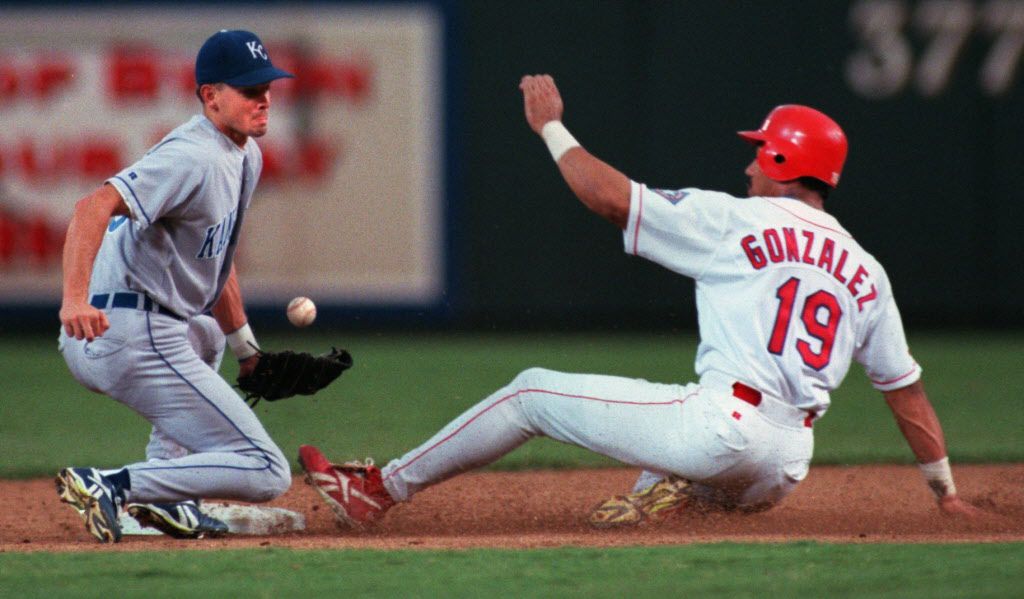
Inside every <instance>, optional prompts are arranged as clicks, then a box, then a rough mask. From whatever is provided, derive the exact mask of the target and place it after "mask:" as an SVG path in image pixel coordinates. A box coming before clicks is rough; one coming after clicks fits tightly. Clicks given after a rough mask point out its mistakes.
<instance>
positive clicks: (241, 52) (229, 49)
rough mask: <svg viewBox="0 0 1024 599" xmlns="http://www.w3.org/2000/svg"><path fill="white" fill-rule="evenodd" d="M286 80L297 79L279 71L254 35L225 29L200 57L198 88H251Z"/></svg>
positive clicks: (213, 37)
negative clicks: (223, 85)
mask: <svg viewBox="0 0 1024 599" xmlns="http://www.w3.org/2000/svg"><path fill="white" fill-rule="evenodd" d="M286 77H294V75H292V74H291V73H288V72H286V71H282V70H281V69H279V68H277V67H275V66H274V64H273V63H272V62H271V61H270V55H269V54H268V53H267V49H266V48H265V47H264V46H263V42H262V41H260V38H258V37H256V34H255V33H252V32H250V31H242V30H231V31H229V30H227V29H221V30H220V31H218V32H217V33H215V34H213V35H211V36H210V38H209V39H207V40H206V43H204V44H203V47H202V48H200V49H199V54H197V55H196V85H203V84H204V83H227V84H228V85H233V86H235V87H248V86H252V85H262V84H264V83H269V82H271V81H273V80H275V79H282V78H286Z"/></svg>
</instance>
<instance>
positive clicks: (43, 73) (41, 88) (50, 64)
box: [32, 57, 75, 100]
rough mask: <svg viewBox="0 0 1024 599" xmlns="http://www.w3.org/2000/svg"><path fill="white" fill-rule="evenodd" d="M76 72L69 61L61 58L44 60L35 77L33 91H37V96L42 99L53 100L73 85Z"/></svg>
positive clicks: (37, 68)
mask: <svg viewBox="0 0 1024 599" xmlns="http://www.w3.org/2000/svg"><path fill="white" fill-rule="evenodd" d="M74 72H75V70H74V68H73V67H72V66H71V63H70V62H69V61H68V60H67V59H64V58H61V57H49V58H44V59H42V60H41V61H40V63H39V65H38V66H37V67H36V72H35V76H34V77H33V81H32V88H33V91H35V94H36V96H37V97H38V98H40V99H43V100H48V99H51V98H52V97H54V96H56V95H57V94H58V93H59V92H60V91H61V90H62V89H63V88H65V87H67V85H68V84H69V83H71V79H72V77H74Z"/></svg>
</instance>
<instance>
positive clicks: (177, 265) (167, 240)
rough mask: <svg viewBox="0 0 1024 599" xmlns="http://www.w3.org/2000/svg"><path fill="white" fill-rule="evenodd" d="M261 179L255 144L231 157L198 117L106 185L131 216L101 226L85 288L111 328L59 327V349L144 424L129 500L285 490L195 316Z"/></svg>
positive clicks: (258, 429) (280, 466) (261, 495)
mask: <svg viewBox="0 0 1024 599" xmlns="http://www.w3.org/2000/svg"><path fill="white" fill-rule="evenodd" d="M261 169H262V158H261V154H260V150H259V148H258V146H257V145H256V142H255V141H254V140H252V139H249V140H247V143H246V145H245V147H244V148H241V147H238V146H237V145H236V144H235V143H233V142H232V141H231V140H230V139H228V138H227V137H226V136H225V135H223V134H222V133H221V132H220V131H218V130H217V129H216V127H214V125H213V123H211V122H210V121H209V120H208V119H207V118H206V117H204V116H197V117H195V118H193V119H192V120H190V121H189V122H187V123H185V124H184V125H182V126H180V127H178V128H176V129H175V130H174V131H172V132H171V133H169V134H168V135H167V136H166V137H165V138H164V139H163V140H161V141H160V143H158V144H157V145H156V146H154V147H153V148H152V149H151V150H149V152H147V153H146V154H145V155H144V156H143V157H142V158H141V159H140V160H139V161H138V162H136V163H135V164H133V165H131V166H129V167H128V168H126V169H124V170H123V171H121V172H120V173H118V174H117V175H115V176H114V177H112V178H111V179H109V180H108V183H109V184H110V185H112V186H114V187H115V188H116V189H117V190H118V192H120V194H121V197H122V198H123V199H124V201H125V203H126V204H127V205H128V207H129V210H130V217H120V218H114V219H111V221H110V224H109V226H108V229H107V233H106V235H105V236H104V239H103V242H102V244H101V246H100V250H99V253H98V254H97V256H96V260H95V264H94V266H93V272H92V277H91V279H90V282H89V293H90V299H89V301H90V303H91V304H92V305H93V306H95V307H97V308H100V309H102V310H105V311H106V313H107V318H108V320H109V322H110V328H109V329H108V330H107V331H106V332H105V333H104V334H103V335H102V336H100V337H97V338H96V339H94V340H93V341H87V340H84V339H82V340H78V339H75V338H74V337H68V336H67V334H66V333H65V332H64V330H63V327H62V330H61V338H60V349H61V352H62V353H63V355H64V359H65V361H66V362H67V364H68V367H69V369H70V370H71V373H72V374H73V375H74V377H75V378H76V379H77V380H78V381H79V382H80V383H82V384H83V385H85V386H86V387H88V388H89V389H92V390H95V391H99V392H101V393H104V394H106V395H109V396H110V397H112V398H114V399H116V400H117V401H119V402H121V403H123V404H125V405H127V406H129V407H131V408H132V409H133V410H135V411H136V412H138V413H139V414H141V415H142V416H143V417H145V418H146V419H147V420H149V421H150V422H151V423H152V424H153V433H152V435H151V440H150V445H149V447H148V448H147V456H146V457H147V459H146V461H144V462H139V463H136V464H131V465H129V466H127V469H128V473H129V475H130V481H131V488H130V489H128V490H127V498H126V499H127V501H129V502H142V503H150V502H169V501H180V500H186V499H197V498H211V499H212V498H223V499H240V500H245V501H267V500H270V499H272V498H274V497H276V496H278V495H280V494H281V493H283V492H284V491H285V490H287V489H288V487H289V486H290V484H291V471H290V469H289V465H288V460H287V458H285V456H284V454H283V453H282V452H281V450H280V448H278V447H277V445H276V444H275V443H274V442H273V440H272V439H271V438H270V436H269V435H268V434H267V432H266V430H265V429H264V428H263V425H262V424H261V423H260V421H259V419H258V418H257V417H256V415H255V414H254V413H253V412H252V410H250V409H249V407H248V406H246V405H245V402H244V401H242V398H241V397H240V396H239V395H238V393H236V392H235V390H234V389H233V388H232V387H231V385H229V384H228V383H227V381H225V380H224V379H223V378H222V377H221V376H220V375H219V374H218V373H217V371H216V365H218V364H219V352H220V351H221V349H222V348H223V343H224V338H223V335H222V334H220V333H219V331H215V330H214V329H216V328H217V325H216V324H215V323H214V322H213V321H212V319H210V318H208V317H205V316H202V313H203V312H204V311H206V310H208V309H209V308H211V307H212V306H213V305H214V303H216V301H217V299H218V297H219V296H220V293H221V291H222V289H223V287H224V283H225V281H226V280H227V277H228V275H229V274H230V271H231V263H232V259H233V257H234V252H235V249H236V247H237V244H238V236H239V231H240V228H241V225H242V220H243V216H244V214H245V209H246V208H247V207H248V205H249V202H250V201H251V199H252V194H253V190H254V189H255V186H256V183H257V181H258V179H259V176H260V171H261ZM200 325H201V326H200Z"/></svg>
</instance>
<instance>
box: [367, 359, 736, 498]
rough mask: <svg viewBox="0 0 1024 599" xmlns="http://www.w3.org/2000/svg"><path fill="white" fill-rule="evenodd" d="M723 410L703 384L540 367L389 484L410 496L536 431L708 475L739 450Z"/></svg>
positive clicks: (403, 465) (455, 426) (394, 465)
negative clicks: (727, 434) (729, 439)
mask: <svg viewBox="0 0 1024 599" xmlns="http://www.w3.org/2000/svg"><path fill="white" fill-rule="evenodd" d="M722 419H723V417H722V416H721V413H720V412H719V411H717V410H715V409H714V408H713V406H709V404H708V401H707V399H706V398H702V397H701V395H700V393H699V387H698V386H697V385H686V386H680V385H664V384H658V383H651V382H648V381H645V380H642V379H627V378H622V377H613V376H603V375H590V374H565V373H560V372H554V371H550V370H544V369H539V368H532V369H529V370H527V371H524V372H523V373H521V374H520V375H519V376H517V377H516V378H515V379H514V380H513V381H512V382H511V383H510V384H509V385H508V386H506V387H504V388H502V389H500V390H498V391H497V392H495V393H494V394H492V395H491V396H489V397H487V398H486V399H484V400H483V401H481V402H480V403H478V404H477V405H476V406H474V407H472V408H470V409H469V410H468V411H466V412H465V413H463V414H462V415H461V416H459V417H458V418H456V419H455V420H454V421H452V422H451V423H449V424H448V425H447V426H445V427H444V428H443V429H442V430H441V431H440V432H438V433H437V434H436V435H434V436H433V437H432V438H430V439H429V440H428V441H427V442H426V443H424V444H423V445H421V446H419V447H417V448H416V449H413V450H412V451H410V452H408V453H407V454H405V455H404V456H402V457H401V458H398V459H396V460H393V461H392V462H390V463H389V464H388V465H387V466H386V467H385V468H384V471H383V475H384V484H385V487H386V488H387V489H388V491H389V492H390V493H391V494H392V496H393V497H394V498H395V499H397V500H405V499H407V498H409V497H410V496H411V495H413V494H415V493H416V492H418V491H420V490H422V489H423V488H425V487H427V486H429V485H432V484H436V483H438V482H441V481H443V480H445V479H447V478H449V477H451V476H454V475H456V474H458V473H460V472H465V471H467V470H470V469H473V468H476V467H479V466H483V465H485V464H489V463H491V462H493V461H495V460H497V459H498V458H500V457H502V456H504V455H505V454H507V453H508V452H510V451H512V450H513V449H515V448H516V447H519V446H520V445H521V444H523V443H525V442H526V441H527V440H529V439H530V438H532V437H535V436H547V437H550V438H552V439H555V440H558V441H562V442H565V443H572V444H574V445H578V446H580V447H584V448H587V449H590V450H592V451H595V452H597V453H600V454H603V455H606V456H608V457H611V458H614V459H617V460H619V461H622V462H625V463H627V464H632V465H635V466H640V467H642V468H646V469H650V470H654V471H659V472H672V473H675V474H679V475H681V476H686V477H687V478H706V477H709V476H712V475H714V474H717V473H719V472H720V471H722V470H724V469H727V468H729V467H730V466H731V465H732V463H733V462H735V461H736V460H737V459H739V458H738V457H737V456H738V452H737V451H736V450H734V449H732V448H730V447H727V446H726V445H724V444H723V442H722V438H721V435H720V434H719V431H718V428H716V425H717V424H718V423H719V421H721V420H722Z"/></svg>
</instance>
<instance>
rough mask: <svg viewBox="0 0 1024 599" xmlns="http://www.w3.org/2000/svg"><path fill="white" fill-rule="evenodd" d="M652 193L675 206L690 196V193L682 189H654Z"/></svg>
mask: <svg viewBox="0 0 1024 599" xmlns="http://www.w3.org/2000/svg"><path fill="white" fill-rule="evenodd" d="M651 191H653V192H654V193H656V194H658V195H660V196H661V197H663V198H665V199H666V200H668V201H669V203H670V204H672V205H673V206H675V205H676V204H678V203H679V202H681V201H682V200H683V198H685V197H686V196H688V195H690V192H688V191H684V190H682V189H652V190H651Z"/></svg>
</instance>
